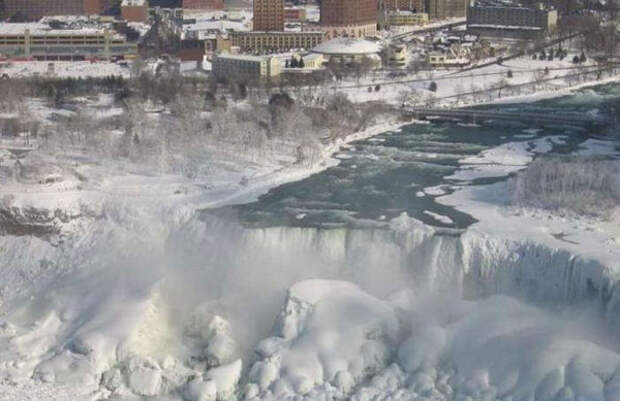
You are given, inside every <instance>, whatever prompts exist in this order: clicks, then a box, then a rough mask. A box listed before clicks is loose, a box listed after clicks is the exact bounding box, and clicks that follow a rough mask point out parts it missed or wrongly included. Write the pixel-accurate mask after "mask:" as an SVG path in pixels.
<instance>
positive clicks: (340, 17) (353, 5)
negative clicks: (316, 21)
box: [320, 0, 377, 39]
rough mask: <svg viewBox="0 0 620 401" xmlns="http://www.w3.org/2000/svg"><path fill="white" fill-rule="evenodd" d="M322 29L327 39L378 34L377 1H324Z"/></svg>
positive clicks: (322, 2)
mask: <svg viewBox="0 0 620 401" xmlns="http://www.w3.org/2000/svg"><path fill="white" fill-rule="evenodd" d="M320 21H321V29H322V30H323V32H325V34H326V36H327V38H329V39H331V38H336V37H339V36H344V37H354V38H362V37H365V36H375V35H376V34H377V0H322V1H321V20H320Z"/></svg>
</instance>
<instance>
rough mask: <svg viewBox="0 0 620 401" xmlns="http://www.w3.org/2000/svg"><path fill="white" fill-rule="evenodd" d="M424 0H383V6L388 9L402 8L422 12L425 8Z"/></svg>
mask: <svg viewBox="0 0 620 401" xmlns="http://www.w3.org/2000/svg"><path fill="white" fill-rule="evenodd" d="M425 3H426V2H425V0H383V7H384V8H385V9H386V10H388V11H393V10H403V11H413V12H418V13H423V12H424V11H425V10H426V4H425Z"/></svg>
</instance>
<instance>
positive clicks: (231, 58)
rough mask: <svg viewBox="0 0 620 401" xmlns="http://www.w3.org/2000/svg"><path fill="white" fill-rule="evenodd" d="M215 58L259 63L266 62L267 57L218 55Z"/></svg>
mask: <svg viewBox="0 0 620 401" xmlns="http://www.w3.org/2000/svg"><path fill="white" fill-rule="evenodd" d="M216 58H221V59H227V60H243V61H256V62H261V61H265V60H268V59H269V57H267V56H253V55H250V54H232V53H220V54H218V55H217V56H216Z"/></svg>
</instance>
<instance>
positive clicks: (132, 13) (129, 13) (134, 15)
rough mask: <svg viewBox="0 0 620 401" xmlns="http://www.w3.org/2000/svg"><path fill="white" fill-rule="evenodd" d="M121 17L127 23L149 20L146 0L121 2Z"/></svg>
mask: <svg viewBox="0 0 620 401" xmlns="http://www.w3.org/2000/svg"><path fill="white" fill-rule="evenodd" d="M121 17H122V18H123V19H124V20H125V21H129V22H146V21H147V20H148V18H149V5H148V2H147V0H123V2H122V3H121Z"/></svg>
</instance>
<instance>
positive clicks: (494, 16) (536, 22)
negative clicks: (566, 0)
mask: <svg viewBox="0 0 620 401" xmlns="http://www.w3.org/2000/svg"><path fill="white" fill-rule="evenodd" d="M557 23H558V12H557V10H555V9H551V8H545V7H543V6H542V4H537V5H535V6H531V7H524V6H521V5H520V4H519V3H515V4H514V5H510V4H509V5H506V4H505V2H502V3H500V2H498V1H488V0H487V1H478V2H472V5H470V6H469V7H468V9H467V30H468V31H469V32H471V33H472V34H476V35H480V36H483V37H496V38H497V37H499V38H511V39H533V38H538V37H541V36H543V35H545V34H546V33H547V32H549V31H551V30H553V29H554V28H555V27H556V26H557Z"/></svg>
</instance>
